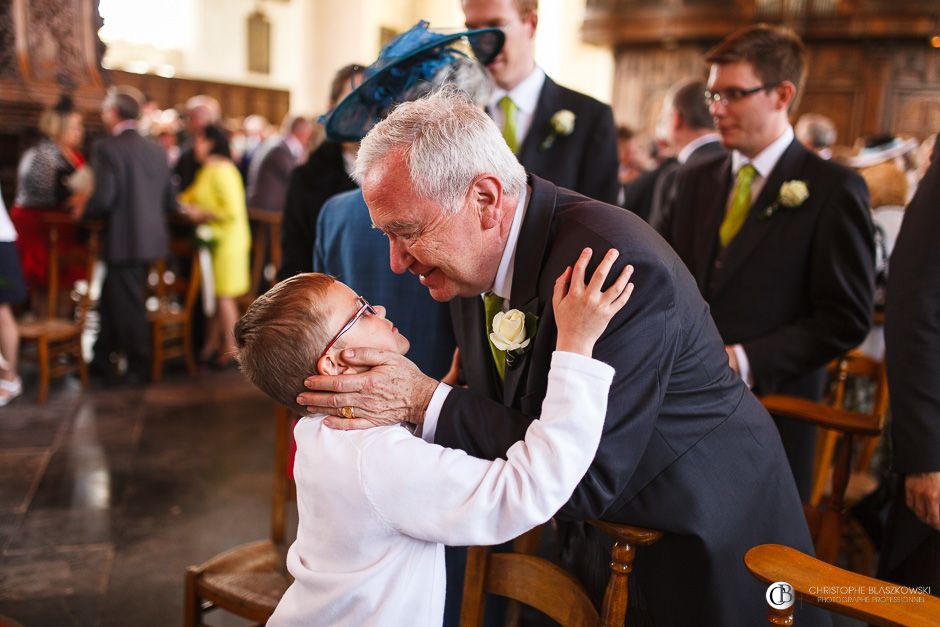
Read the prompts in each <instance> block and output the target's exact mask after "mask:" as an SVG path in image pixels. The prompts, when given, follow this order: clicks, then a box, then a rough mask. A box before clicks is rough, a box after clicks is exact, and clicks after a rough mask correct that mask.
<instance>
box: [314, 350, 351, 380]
mask: <svg viewBox="0 0 940 627" xmlns="http://www.w3.org/2000/svg"><path fill="white" fill-rule="evenodd" d="M338 356H339V353H337V352H334V351H328V352H327V353H326V355H324V356H323V357H321V358H320V359H319V360H318V361H317V372H318V373H319V374H325V375H335V374H343V373H344V372H346V370H347V369H348V368H349V366H347V365H346V364H344V363H342V362H340V361H339V360H338V359H337V357H338Z"/></svg>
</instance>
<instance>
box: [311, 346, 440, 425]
mask: <svg viewBox="0 0 940 627" xmlns="http://www.w3.org/2000/svg"><path fill="white" fill-rule="evenodd" d="M342 358H343V361H345V362H346V363H348V364H350V365H353V366H370V367H371V370H368V371H367V372H363V373H360V374H340V375H333V376H322V375H312V376H310V377H307V379H305V380H304V387H306V388H307V389H309V390H314V391H313V392H303V393H302V394H300V395H299V396H298V397H297V403H298V404H299V405H305V406H306V407H307V411H308V412H310V413H318V414H329V415H330V416H331V417H330V418H328V419H327V420H326V424H327V426H329V427H332V428H334V429H368V428H369V427H378V426H383V425H393V424H398V423H401V422H410V423H413V424H416V425H420V424H421V423H423V422H424V412H425V410H426V409H427V407H428V403H429V402H430V401H431V397H432V396H433V395H434V390H435V389H436V388H437V384H438V382H437V381H436V380H434V379H432V378H430V377H428V376H425V375H424V374H423V373H422V372H421V371H420V370H419V369H418V367H417V366H415V365H414V364H413V363H412V362H411V361H409V360H408V359H407V358H406V357H404V356H402V355H399V354H398V353H393V352H390V351H383V350H378V349H374V348H352V349H346V350H344V351H343V353H342ZM343 408H352V410H351V412H349V411H348V410H347V413H348V414H351V416H350V415H346V416H344V418H336V417H335V416H340V415H342V414H343V412H342V410H343Z"/></svg>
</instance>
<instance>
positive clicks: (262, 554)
mask: <svg viewBox="0 0 940 627" xmlns="http://www.w3.org/2000/svg"><path fill="white" fill-rule="evenodd" d="M293 423H294V416H293V415H292V414H291V413H290V411H289V410H288V409H287V408H286V407H283V406H280V405H278V406H277V408H276V410H275V438H274V447H275V450H274V459H275V472H274V491H273V500H272V508H271V538H270V539H268V540H261V541H258V542H250V543H248V544H242V545H240V546H237V547H235V548H233V549H230V550H228V551H225V552H224V553H220V554H219V555H216V556H215V557H212V558H210V559H209V560H208V561H206V562H204V563H202V564H200V565H199V566H190V567H189V568H187V569H186V579H185V594H186V597H185V603H184V606H183V614H184V616H183V624H184V625H185V626H186V627H197V626H198V625H201V624H202V615H203V613H205V612H206V611H209V610H211V609H214V608H221V609H224V610H226V611H228V612H231V613H233V614H236V615H238V616H241V617H242V618H245V619H248V620H250V621H254V622H256V623H260V624H264V623H266V622H267V621H268V619H269V618H270V617H271V614H272V613H273V612H274V608H275V607H276V606H277V604H278V601H280V600H281V597H282V596H283V595H284V592H285V591H286V590H287V587H288V586H289V585H290V584H291V581H292V580H291V577H290V574H289V573H288V572H287V570H286V566H285V559H286V557H285V556H286V549H287V545H286V541H285V536H286V534H285V528H284V527H285V519H286V512H287V503H288V502H289V501H291V500H294V499H295V498H296V492H295V488H294V485H293V481H291V479H290V478H289V477H288V474H287V470H288V463H289V457H290V444H291V440H292V431H293Z"/></svg>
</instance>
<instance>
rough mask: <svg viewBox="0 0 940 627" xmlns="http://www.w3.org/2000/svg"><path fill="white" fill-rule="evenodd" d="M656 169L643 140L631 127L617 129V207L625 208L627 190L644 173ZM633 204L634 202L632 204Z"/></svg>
mask: <svg viewBox="0 0 940 627" xmlns="http://www.w3.org/2000/svg"><path fill="white" fill-rule="evenodd" d="M654 167H656V163H655V162H654V161H653V160H652V159H650V157H649V154H648V153H647V151H646V148H645V147H644V142H643V140H642V138H641V137H640V136H639V135H637V133H636V131H634V130H633V129H632V128H630V127H629V126H618V127H617V198H616V200H617V205H618V206H620V207H623V206H625V205H624V203H626V202H627V200H628V199H627V198H626V195H625V190H626V188H627V186H628V185H630V184H631V183H633V181H635V180H636V179H637V178H639V177H640V175H642V174H643V173H644V172H648V171H649V170H652V169H653V168H654ZM631 204H632V202H631Z"/></svg>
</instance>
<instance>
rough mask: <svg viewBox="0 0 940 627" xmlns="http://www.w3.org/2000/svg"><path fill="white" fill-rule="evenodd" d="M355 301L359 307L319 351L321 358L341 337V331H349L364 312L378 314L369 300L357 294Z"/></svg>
mask: <svg viewBox="0 0 940 627" xmlns="http://www.w3.org/2000/svg"><path fill="white" fill-rule="evenodd" d="M356 302H357V303H359V309H357V310H356V313H355V314H353V317H352V318H350V319H349V322H347V323H346V324H344V325H343V328H342V329H340V330H339V333H337V334H336V335H334V336H333V339H332V340H330V342H329V344H327V345H326V348H324V349H323V352H322V353H320V357H321V358H322V357H323V356H324V355H326V353H327V351H328V350H330V349H331V348H333V345H334V344H336V342H338V341H339V338H341V337H342V336H343V333H345V332H346V331H349V330H350V329H351V328H353V325H354V324H356V323H357V322H358V321H359V318H361V317H362V316H363V315H365V314H366V313H369V314H370V315H373V316H377V315H378V312H377V311H376V310H375V308H374V307H373V306H372V305H370V304H369V301H367V300H366V299H365V298H363V297H362V296H357V297H356Z"/></svg>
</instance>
